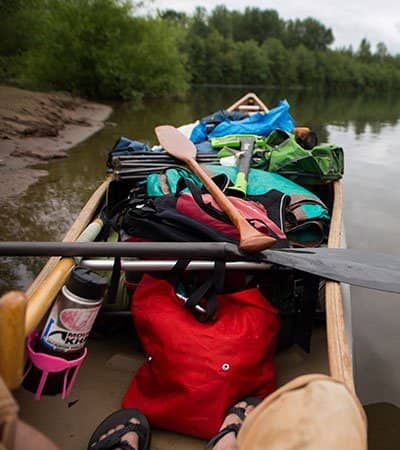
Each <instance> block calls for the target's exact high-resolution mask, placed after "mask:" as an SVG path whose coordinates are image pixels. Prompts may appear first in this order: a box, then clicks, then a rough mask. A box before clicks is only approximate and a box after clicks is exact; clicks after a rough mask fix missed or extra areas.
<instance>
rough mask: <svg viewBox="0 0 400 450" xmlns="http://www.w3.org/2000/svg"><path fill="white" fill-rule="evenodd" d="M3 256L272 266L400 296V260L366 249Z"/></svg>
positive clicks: (11, 247) (163, 245) (123, 250)
mask: <svg viewBox="0 0 400 450" xmlns="http://www.w3.org/2000/svg"><path fill="white" fill-rule="evenodd" d="M0 256H69V257H72V256H85V257H99V256H103V257H115V256H122V257H139V258H141V257H143V258H146V259H148V258H156V259H157V260H158V259H160V258H161V259H162V258H177V259H179V258H185V259H186V258H189V259H206V260H216V259H220V260H224V261H253V262H254V261H258V262H269V263H273V264H279V265H282V266H285V267H290V268H292V269H296V270H300V271H302V272H307V273H311V274H314V275H318V276H320V277H323V278H327V279H330V280H334V281H340V282H344V283H349V284H353V285H355V286H361V287H366V288H369V289H377V290H381V291H386V292H395V293H400V277H399V273H400V257H399V256H393V255H385V254H382V253H375V252H369V251H365V250H353V249H332V248H312V249H282V250H266V251H264V252H261V253H257V254H253V255H249V254H246V253H242V252H241V251H239V249H238V247H237V246H236V245H234V244H230V243H225V242H207V243H204V242H136V243H134V242H84V243H81V242H0ZM62 261H63V260H62Z"/></svg>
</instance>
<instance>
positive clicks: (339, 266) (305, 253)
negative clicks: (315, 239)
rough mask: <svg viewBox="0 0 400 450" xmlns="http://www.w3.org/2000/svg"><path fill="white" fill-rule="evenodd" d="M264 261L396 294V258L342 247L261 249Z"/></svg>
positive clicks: (399, 263)
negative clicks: (263, 250)
mask: <svg viewBox="0 0 400 450" xmlns="http://www.w3.org/2000/svg"><path fill="white" fill-rule="evenodd" d="M263 256H264V260H265V261H268V262H271V263H275V264H280V265H282V266H286V267H291V268H293V269H297V270H302V271H303V272H308V273H312V274H314V275H318V276H320V277H323V278H326V279H328V280H334V281H340V282H342V283H349V284H352V285H354V286H360V287H364V288H368V289H377V290H379V291H386V292H395V293H400V277H399V272H400V257H399V256H393V255H385V254H383V253H374V252H370V251H367V250H353V249H346V248H345V249H342V248H323V247H322V248H309V249H279V250H266V251H265V252H263Z"/></svg>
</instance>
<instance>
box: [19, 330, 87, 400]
mask: <svg viewBox="0 0 400 450" xmlns="http://www.w3.org/2000/svg"><path fill="white" fill-rule="evenodd" d="M38 336H39V335H38V333H37V331H34V332H32V333H31V334H30V335H29V336H28V338H27V342H26V347H27V357H28V368H27V370H26V372H25V374H24V378H25V377H26V376H27V375H28V373H29V371H30V370H31V368H32V365H34V366H35V367H36V368H37V369H39V370H40V371H41V372H42V375H41V378H40V381H39V385H38V387H37V390H36V393H35V400H40V397H41V395H42V392H43V388H44V386H45V384H46V380H47V377H48V375H49V374H52V373H58V372H62V371H65V373H64V379H63V388H62V392H61V398H62V399H63V400H64V399H65V398H66V397H67V396H68V395H69V393H70V392H71V390H72V387H73V385H74V383H75V380H76V377H77V376H78V372H79V369H80V367H81V365H82V362H83V360H84V359H85V356H86V354H87V348H86V347H85V348H84V350H83V354H82V356H80V357H79V358H77V359H72V360H67V359H64V358H61V357H59V356H51V355H48V354H47V353H40V352H36V351H35V350H33V348H32V347H33V344H34V343H35V342H36V340H37V339H38ZM71 370H74V373H73V375H72V377H71V380H70V381H69V383H68V375H69V373H70V371H71Z"/></svg>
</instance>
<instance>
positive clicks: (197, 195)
mask: <svg viewBox="0 0 400 450" xmlns="http://www.w3.org/2000/svg"><path fill="white" fill-rule="evenodd" d="M185 188H188V189H189V191H190V193H191V194H192V197H193V200H194V201H195V202H196V203H197V205H198V206H199V207H200V208H201V209H202V210H203V211H204V212H205V213H207V214H208V215H209V216H211V217H214V218H215V219H217V220H220V221H222V222H225V223H231V221H230V220H229V218H228V216H227V215H226V214H225V213H224V212H223V211H220V210H219V209H217V208H214V207H213V206H212V205H211V204H210V203H205V202H204V200H203V197H202V191H201V189H200V188H199V187H198V186H197V185H196V184H194V183H192V182H191V181H189V180H187V179H186V178H181V179H180V180H179V182H178V185H177V190H176V194H175V195H176V196H178V195H179V194H180V192H181V191H182V190H183V189H185Z"/></svg>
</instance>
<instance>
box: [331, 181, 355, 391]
mask: <svg viewBox="0 0 400 450" xmlns="http://www.w3.org/2000/svg"><path fill="white" fill-rule="evenodd" d="M333 193H334V202H333V208H332V218H331V225H330V232H329V239H328V247H330V248H340V246H341V240H342V237H341V236H342V220H343V219H342V208H343V191H342V185H341V183H340V181H335V182H334V183H333ZM325 306H326V329H327V340H328V359H329V370H330V374H331V376H332V377H334V378H336V379H338V380H340V381H342V382H343V383H344V384H345V385H346V386H347V387H348V388H349V389H350V390H352V391H353V392H354V391H355V388H354V378H353V369H352V363H351V358H350V352H349V347H348V342H347V339H346V330H345V323H344V313H343V299H342V292H341V287H340V283H338V282H335V281H327V283H326V287H325Z"/></svg>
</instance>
